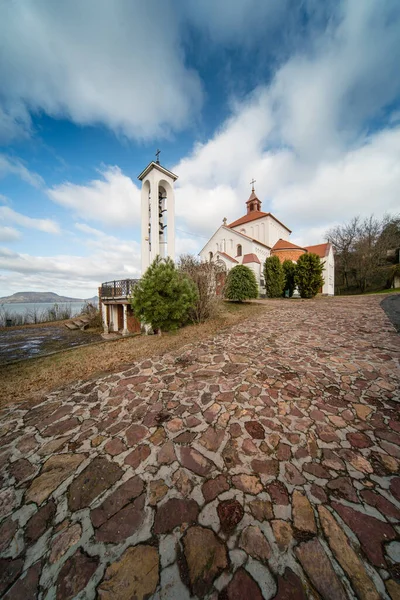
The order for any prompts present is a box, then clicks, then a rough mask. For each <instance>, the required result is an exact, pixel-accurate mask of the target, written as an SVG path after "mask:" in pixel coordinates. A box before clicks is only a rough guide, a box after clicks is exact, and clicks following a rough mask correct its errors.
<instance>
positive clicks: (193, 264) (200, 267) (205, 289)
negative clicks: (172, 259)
mask: <svg viewBox="0 0 400 600" xmlns="http://www.w3.org/2000/svg"><path fill="white" fill-rule="evenodd" d="M178 269H179V270H180V271H183V272H184V273H186V274H187V275H188V276H189V277H190V278H191V279H192V280H193V281H194V283H195V284H196V287H197V291H198V299H197V302H196V304H195V306H194V307H193V308H192V309H191V313H190V317H191V319H192V321H194V322H195V323H202V322H203V321H205V320H206V319H209V318H211V317H213V316H214V315H215V313H216V310H217V305H218V299H217V297H216V293H215V286H216V274H217V271H218V267H217V266H216V265H215V263H214V262H212V261H210V262H205V261H201V260H200V259H198V258H197V257H196V256H193V255H191V254H183V255H182V256H180V257H179V261H178Z"/></svg>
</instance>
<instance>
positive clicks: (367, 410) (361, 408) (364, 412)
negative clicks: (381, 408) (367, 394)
mask: <svg viewBox="0 0 400 600" xmlns="http://www.w3.org/2000/svg"><path fill="white" fill-rule="evenodd" d="M353 408H354V410H355V411H356V413H357V417H358V418H359V419H361V420H362V421H366V420H367V417H368V416H369V415H370V414H371V413H372V408H371V407H370V406H366V405H365V404H353Z"/></svg>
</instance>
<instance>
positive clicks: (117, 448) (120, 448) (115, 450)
mask: <svg viewBox="0 0 400 600" xmlns="http://www.w3.org/2000/svg"><path fill="white" fill-rule="evenodd" d="M104 450H105V451H106V452H108V454H110V455H111V456H118V454H121V452H124V450H126V446H125V444H124V442H123V441H122V440H120V439H119V438H113V439H112V440H110V441H109V442H107V444H106V445H105V446H104Z"/></svg>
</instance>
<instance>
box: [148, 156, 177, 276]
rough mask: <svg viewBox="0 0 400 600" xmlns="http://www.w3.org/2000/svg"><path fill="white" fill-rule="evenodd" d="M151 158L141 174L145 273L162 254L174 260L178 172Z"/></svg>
mask: <svg viewBox="0 0 400 600" xmlns="http://www.w3.org/2000/svg"><path fill="white" fill-rule="evenodd" d="M159 154H160V151H159V150H157V152H156V156H157V161H156V162H154V161H152V162H151V163H150V164H149V165H147V167H146V168H145V169H144V171H142V172H141V173H140V175H139V176H138V179H139V180H140V181H141V182H142V192H141V206H142V208H141V211H142V228H141V238H142V275H143V273H144V272H145V271H146V269H147V267H148V266H149V265H150V264H151V263H152V262H153V260H154V259H155V258H156V256H157V255H158V254H159V255H160V256H161V257H162V258H166V257H167V256H169V257H170V258H172V260H175V195H174V183H175V181H176V180H177V179H178V177H177V175H174V173H171V171H168V169H165V167H162V166H161V165H160V162H159Z"/></svg>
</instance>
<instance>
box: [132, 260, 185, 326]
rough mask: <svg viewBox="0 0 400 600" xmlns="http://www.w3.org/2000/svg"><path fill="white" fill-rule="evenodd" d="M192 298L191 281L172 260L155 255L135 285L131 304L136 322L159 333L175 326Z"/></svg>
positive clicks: (182, 317) (183, 319)
mask: <svg viewBox="0 0 400 600" xmlns="http://www.w3.org/2000/svg"><path fill="white" fill-rule="evenodd" d="M196 298H197V291H196V286H195V285H194V283H193V281H191V280H190V279H189V277H187V276H186V275H185V274H184V273H180V272H179V271H178V270H177V269H176V267H175V264H174V262H173V260H171V259H170V258H166V259H162V258H161V257H160V256H157V257H156V259H155V260H154V261H153V263H152V264H151V265H150V266H149V268H148V269H147V271H146V272H145V274H144V275H143V277H142V278H141V280H140V281H139V283H138V284H137V286H135V288H134V291H133V294H132V298H131V306H132V309H133V312H134V313H135V315H136V317H137V318H138V319H139V320H140V321H142V322H143V323H146V324H148V325H151V326H152V327H153V329H157V330H158V331H159V333H160V332H161V331H171V330H174V329H178V328H179V327H180V326H181V325H182V324H183V323H184V322H185V321H186V320H187V316H188V313H189V311H190V309H191V308H192V307H193V305H194V304H195V302H196Z"/></svg>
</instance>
